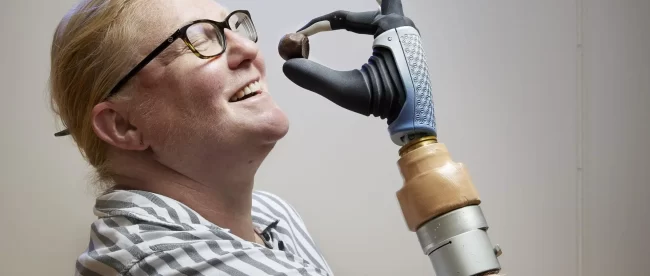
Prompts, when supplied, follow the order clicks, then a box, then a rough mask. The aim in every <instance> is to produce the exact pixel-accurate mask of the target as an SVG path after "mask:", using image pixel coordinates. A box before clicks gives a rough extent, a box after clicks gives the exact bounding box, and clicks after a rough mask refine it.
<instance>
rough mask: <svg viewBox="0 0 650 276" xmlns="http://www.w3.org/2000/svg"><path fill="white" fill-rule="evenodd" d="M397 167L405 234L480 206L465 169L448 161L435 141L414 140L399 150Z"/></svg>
mask: <svg viewBox="0 0 650 276" xmlns="http://www.w3.org/2000/svg"><path fill="white" fill-rule="evenodd" d="M402 149H403V150H401V151H400V155H401V158H400V159H399V161H398V166H399V169H400V172H401V174H402V177H404V187H402V189H400V190H399V191H398V192H397V199H398V200H399V203H400V206H401V207H402V212H403V214H404V219H405V220H406V224H407V225H408V228H409V230H411V231H414V232H415V231H416V230H417V228H418V227H419V226H420V225H422V224H423V223H425V222H427V221H428V220H430V219H432V218H434V217H437V216H439V215H442V214H444V213H447V212H449V211H452V210H456V209H459V208H462V207H465V206H469V205H478V204H480V203H481V200H480V199H479V195H478V192H477V191H476V189H475V188H474V184H472V179H471V178H470V175H469V173H468V172H467V169H466V168H465V166H464V165H463V164H461V163H456V162H454V161H453V160H451V157H450V156H449V151H448V150H447V147H446V146H445V145H444V144H441V143H437V142H436V141H435V138H433V137H430V138H429V139H428V140H424V139H421V140H416V141H414V142H412V143H409V144H407V145H405V146H404V147H402Z"/></svg>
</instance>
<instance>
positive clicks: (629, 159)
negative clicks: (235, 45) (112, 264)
mask: <svg viewBox="0 0 650 276" xmlns="http://www.w3.org/2000/svg"><path fill="white" fill-rule="evenodd" d="M403 1H404V6H405V11H406V13H407V14H408V15H409V16H410V17H411V18H412V19H414V21H415V22H416V24H417V25H418V26H419V28H420V29H421V30H422V31H423V41H424V46H425V49H426V51H427V55H428V61H429V68H430V74H431V77H432V81H433V86H434V101H435V107H436V116H437V118H438V124H439V131H440V140H441V141H442V142H444V143H446V144H447V146H448V147H449V149H450V151H451V153H452V157H453V158H454V159H455V160H456V161H459V162H463V163H465V164H466V165H467V166H468V167H469V170H470V172H471V174H472V177H473V179H474V182H475V185H476V186H477V188H478V190H479V192H480V193H481V196H482V199H483V201H484V202H483V204H482V207H483V209H484V211H485V214H486V216H487V219H488V222H489V224H490V225H491V229H490V231H489V233H490V235H491V238H492V240H493V242H494V243H499V244H500V245H501V247H502V248H503V250H504V255H503V256H502V257H501V262H502V264H503V266H504V268H505V269H504V273H505V274H506V275H544V276H546V275H577V274H578V273H581V272H582V275H589V276H596V275H603V276H605V275H641V274H643V273H642V272H644V271H646V270H642V268H643V264H644V261H646V260H647V256H650V252H648V250H649V249H648V248H650V243H649V242H648V241H649V239H648V238H647V237H646V236H644V235H643V234H645V233H646V232H647V231H646V229H648V218H649V216H650V215H648V211H650V205H649V203H648V201H647V198H648V196H650V188H649V187H650V186H649V185H648V182H649V181H648V178H649V177H650V175H649V172H650V165H648V164H649V163H650V160H649V157H648V156H650V148H649V146H648V145H646V144H647V141H649V140H650V129H649V126H648V123H647V121H648V119H650V111H648V106H649V105H650V51H648V49H650V33H649V30H650V28H648V26H650V19H649V17H648V16H647V14H648V13H649V12H650V7H649V4H648V3H649V2H648V1H644V0H638V1H605V0H601V1H597V0H578V1H563V0H553V1H550V0H548V1H514V0H510V1H506V0H497V1H429V0H403ZM73 2H74V1H72V0H58V1H46V0H38V1H19V0H3V1H2V2H0V15H1V17H0V20H1V22H0V23H1V25H0V26H2V31H1V33H0V34H1V35H2V36H1V37H2V38H3V41H2V43H1V44H0V50H1V51H0V58H1V59H0V62H1V63H0V78H1V80H2V81H1V84H2V85H3V86H2V95H3V101H2V102H1V103H0V105H1V108H0V112H1V113H0V115H1V117H2V118H1V120H2V125H1V126H2V129H3V135H2V138H0V139H1V141H2V142H1V145H2V146H1V150H2V151H1V152H0V153H1V156H2V158H0V160H1V161H0V162H1V163H0V168H1V169H2V172H1V173H0V177H1V178H0V181H1V183H2V188H3V189H2V192H1V194H2V198H1V199H2V200H1V202H2V203H1V204H2V205H1V208H0V214H2V215H1V218H2V223H1V225H2V227H0V231H1V232H0V233H1V234H0V245H1V246H2V248H0V254H1V255H0V260H1V261H0V262H1V263H0V264H1V267H2V273H3V274H7V275H70V274H71V272H72V271H73V267H74V259H75V258H76V256H77V255H79V253H80V252H81V251H82V250H83V249H84V247H85V246H86V245H87V242H88V227H89V224H90V222H91V221H92V220H93V215H92V204H93V200H92V191H91V190H90V189H89V188H88V186H87V182H88V177H89V174H88V173H89V172H90V169H89V168H88V166H87V165H86V164H85V162H84V161H83V160H82V159H81V157H80V156H79V153H78V151H77V149H76V148H75V147H74V145H73V144H72V143H71V141H70V140H68V139H66V138H64V139H55V138H54V137H53V136H52V133H53V132H55V130H56V128H55V124H54V123H55V121H54V118H53V116H52V114H51V112H50V110H49V109H48V106H47V89H46V84H47V77H48V70H49V46H50V43H51V35H52V32H53V30H54V28H55V26H56V24H57V23H58V21H59V20H60V18H61V17H62V16H63V14H64V13H65V12H66V11H67V10H68V9H69V8H70V7H71V6H72V4H73ZM222 3H225V4H226V5H227V6H228V7H230V8H243V9H249V10H251V12H252V14H253V17H254V19H255V22H256V25H257V27H258V31H259V32H260V42H259V44H260V47H261V48H262V51H263V53H264V54H265V55H266V58H267V66H268V74H269V82H270V87H271V93H273V94H274V97H275V99H276V100H277V101H278V103H279V104H280V105H281V106H282V107H283V108H284V110H285V111H286V112H287V113H288V115H289V118H290V119H291V123H292V125H291V131H290V133H289V135H288V136H287V137H286V138H285V139H284V140H282V141H281V142H280V143H279V144H278V146H277V148H276V150H275V151H274V152H273V153H272V154H271V156H270V157H269V158H268V161H267V162H266V163H265V164H264V165H263V167H262V169H261V171H260V173H259V177H258V180H257V181H258V182H257V185H258V188H259V189H264V190H267V191H271V192H274V193H276V194H278V195H280V196H282V197H283V198H285V199H286V200H288V201H289V202H291V203H292V204H293V205H294V206H295V207H296V208H297V209H298V210H299V212H300V213H301V215H302V217H303V218H304V220H305V221H306V223H307V225H308V227H309V229H310V230H311V234H312V235H313V236H314V238H315V239H316V241H317V243H318V244H319V246H320V247H321V248H322V250H323V251H324V254H325V256H326V258H327V259H328V261H329V263H330V265H331V266H332V267H333V269H334V271H335V273H336V274H337V275H432V268H431V267H430V264H429V262H428V260H427V259H426V258H425V256H423V255H422V254H421V253H420V249H419V246H418V243H417V239H416V237H415V235H414V234H413V233H410V232H408V231H407V230H406V226H405V224H404V221H403V218H402V215H401V212H400V209H399V205H398V204H397V200H396V198H395V192H396V191H397V190H398V189H399V188H400V187H401V185H402V182H401V181H402V179H401V177H400V175H399V173H398V171H397V166H396V161H397V147H395V146H394V145H393V144H391V142H390V140H389V139H388V135H387V132H386V125H385V122H382V121H380V120H377V119H376V118H365V117H362V116H359V115H356V114H352V113H351V112H348V111H345V110H342V109H340V108H339V107H337V106H335V105H333V104H331V103H329V102H328V101H326V100H325V99H324V98H322V97H320V96H318V95H315V94H312V93H311V92H308V91H304V90H302V89H299V88H298V87H297V86H295V85H294V84H293V83H291V82H290V81H288V80H287V79H286V78H285V77H284V76H283V74H282V72H281V65H282V60H281V59H280V57H279V56H278V55H277V50H276V47H277V42H278V40H279V39H280V37H281V36H282V35H284V34H285V33H288V32H291V31H294V30H295V29H297V28H298V27H299V26H301V25H302V24H304V23H305V22H307V21H308V20H309V19H311V18H313V17H316V16H319V15H321V14H324V13H327V12H330V11H334V10H337V9H347V10H354V11H363V10H369V9H374V8H375V7H376V5H375V4H374V1H372V0H355V1H350V0H330V1H309V2H308V3H309V4H305V3H307V2H306V1H305V0H302V1H301V0H282V1H266V0H228V1H222ZM292 6H297V7H300V8H299V9H300V13H299V14H295V13H296V12H297V11H296V9H292V8H290V7H292ZM339 39H341V40H344V41H347V42H346V43H339V42H335V40H339ZM348 43H349V45H346V44H348ZM371 43H372V38H371V37H368V36H358V35H353V34H349V33H344V32H336V33H327V34H319V35H318V36H316V37H312V38H311V46H312V55H311V56H312V59H315V60H317V61H321V62H323V63H324V64H326V65H329V66H331V67H333V68H336V69H341V70H343V69H351V68H359V66H360V65H361V64H362V63H364V62H366V61H367V58H368V56H369V55H370V53H371V52H370V51H371V49H370V45H371ZM25 53H30V55H29V56H26V55H25ZM303 110H308V112H305V111H303ZM337 137H341V138H340V139H335V138H337ZM625 215H629V216H627V217H626V216H625Z"/></svg>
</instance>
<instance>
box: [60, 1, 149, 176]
mask: <svg viewBox="0 0 650 276" xmlns="http://www.w3.org/2000/svg"><path fill="white" fill-rule="evenodd" d="M136 2H142V1H137V0H82V1H81V2H80V3H79V4H78V5H77V6H76V7H75V8H73V9H72V10H71V11H70V12H69V13H68V14H67V15H66V16H65V17H64V18H63V20H61V22H60V23H59V25H58V27H57V29H56V32H55V34H54V38H53V42H52V49H51V71H50V93H51V105H52V109H53V110H54V112H55V113H56V114H57V115H58V116H59V118H60V119H61V121H62V123H63V124H64V125H65V126H66V127H67V128H68V130H69V132H70V135H71V136H72V138H73V139H74V141H75V143H76V144H77V147H78V148H79V150H80V152H81V154H82V156H83V157H84V158H85V159H86V160H87V161H88V162H89V163H90V164H91V165H92V166H93V167H95V169H96V171H97V177H98V178H97V180H99V181H100V182H103V183H104V184H105V183H106V182H107V181H110V175H109V171H108V167H107V152H106V151H107V148H108V146H107V144H106V143H105V142H103V141H102V140H101V139H99V138H98V137H97V135H95V133H94V131H93V128H92V117H91V111H92V109H93V107H94V106H95V105H96V104H98V103H99V102H100V101H102V100H103V99H104V97H105V96H106V95H107V94H108V93H109V91H110V89H111V88H112V87H113V86H114V85H115V84H116V83H117V82H118V81H119V80H120V78H122V77H123V75H125V74H126V73H127V72H128V71H129V70H130V67H131V66H133V65H135V63H136V62H137V60H135V56H136V54H137V53H136V49H134V48H133V47H130V46H132V45H137V44H136V43H137V42H138V41H137V39H138V34H137V30H136V28H133V26H134V25H135V24H134V23H136V22H135V21H136V20H138V15H137V14H136V11H138V10H141V9H140V7H136ZM121 94H128V93H121Z"/></svg>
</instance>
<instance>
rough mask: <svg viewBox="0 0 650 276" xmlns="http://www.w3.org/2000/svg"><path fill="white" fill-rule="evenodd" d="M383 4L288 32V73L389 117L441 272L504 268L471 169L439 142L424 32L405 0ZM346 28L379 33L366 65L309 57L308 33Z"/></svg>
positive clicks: (444, 275) (338, 100)
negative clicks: (337, 66)
mask: <svg viewBox="0 0 650 276" xmlns="http://www.w3.org/2000/svg"><path fill="white" fill-rule="evenodd" d="M378 2H379V3H380V9H379V10H378V11H370V12H348V11H336V12H332V13H329V14H327V15H324V16H320V17H318V18H315V19H313V20H311V21H310V22H309V23H308V24H306V25H305V26H304V27H302V28H300V29H299V30H298V31H297V32H296V33H293V34H288V35H286V36H285V37H283V38H282V40H281V41H280V44H279V46H278V50H279V52H280V55H281V56H282V58H284V59H285V60H286V62H285V63H284V66H283V71H284V74H285V75H286V76H287V78H289V79H290V80H291V81H293V82H294V83H296V84H297V85H299V86H300V87H302V88H305V89H307V90H310V91H313V92H316V93H318V94H319V95H321V96H323V97H325V98H326V99H328V100H330V101H331V102H333V103H335V104H337V105H339V106H341V107H343V108H345V109H347V110H350V111H353V112H356V113H359V114H363V115H365V116H370V115H373V116H375V117H380V118H381V119H386V120H387V123H388V132H389V134H390V138H391V141H392V142H393V143H395V144H396V145H398V146H400V150H399V155H400V158H399V160H398V166H399V169H400V172H401V174H402V176H403V178H404V186H403V187H402V189H400V190H399V191H398V192H397V198H398V200H399V202H400V206H401V208H402V213H403V215H404V219H405V221H406V224H407V226H408V228H409V230H411V231H414V232H416V233H417V236H418V239H419V241H420V245H421V247H422V250H423V252H424V254H426V255H428V256H429V259H430V260H431V262H432V264H433V268H434V270H435V272H436V275H438V276H451V275H455V276H470V275H489V274H493V273H498V272H499V271H500V270H501V266H500V264H499V261H498V256H499V255H500V254H501V249H500V248H499V246H498V245H497V246H493V245H492V243H491V241H490V239H489V237H488V234H487V230H488V225H487V221H486V219H485V217H484V215H483V213H482V211H481V208H480V207H479V204H480V203H481V201H480V199H479V195H478V192H477V191H476V189H475V187H474V185H473V183H472V180H471V178H470V176H469V172H468V171H467V169H466V168H465V166H464V165H463V164H462V163H456V162H454V161H453V160H452V159H451V157H450V155H449V152H448V150H447V147H446V146H445V145H444V144H442V143H438V139H437V131H436V122H435V116H434V107H433V99H432V94H431V91H432V87H431V80H430V77H429V72H428V67H427V61H426V56H425V53H424V50H423V47H422V43H421V39H420V31H419V30H418V29H417V28H416V26H415V24H414V23H413V21H412V20H411V19H409V18H408V17H405V16H404V13H403V9H402V3H401V1H400V0H384V1H383V2H382V1H378ZM342 29H344V30H347V31H351V32H354V33H359V34H367V35H373V36H374V38H375V40H374V42H373V45H372V56H371V57H370V58H369V59H368V62H367V63H366V64H363V65H362V66H361V68H360V69H355V70H349V71H337V70H333V69H331V68H328V67H327V66H324V65H321V64H319V63H316V62H314V61H311V60H309V48H310V45H309V39H308V37H309V36H311V35H314V34H316V33H319V32H322V31H332V30H342Z"/></svg>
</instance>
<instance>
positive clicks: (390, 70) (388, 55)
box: [360, 47, 406, 124]
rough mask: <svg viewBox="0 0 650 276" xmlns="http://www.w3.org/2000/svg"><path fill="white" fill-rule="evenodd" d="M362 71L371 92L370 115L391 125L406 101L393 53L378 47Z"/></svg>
mask: <svg viewBox="0 0 650 276" xmlns="http://www.w3.org/2000/svg"><path fill="white" fill-rule="evenodd" d="M360 71H361V74H362V75H363V77H364V79H365V81H366V85H367V86H368V88H369V90H370V103H369V105H370V106H369V111H370V114H372V115H373V116H376V117H380V118H382V119H388V124H391V123H392V122H393V121H394V120H395V119H396V118H397V116H398V115H399V113H400V111H401V110H402V106H403V105H404V101H405V99H406V91H405V90H404V84H403V82H402V77H401V76H400V74H399V71H398V70H397V65H396V63H395V59H394V58H393V54H392V52H391V51H390V49H387V48H383V47H376V48H375V49H374V51H373V54H372V56H371V57H370V58H369V59H368V63H366V64H364V65H363V66H362V68H361V70H360Z"/></svg>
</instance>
